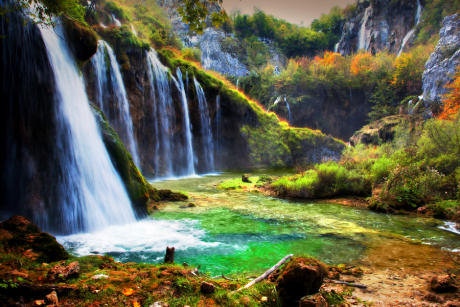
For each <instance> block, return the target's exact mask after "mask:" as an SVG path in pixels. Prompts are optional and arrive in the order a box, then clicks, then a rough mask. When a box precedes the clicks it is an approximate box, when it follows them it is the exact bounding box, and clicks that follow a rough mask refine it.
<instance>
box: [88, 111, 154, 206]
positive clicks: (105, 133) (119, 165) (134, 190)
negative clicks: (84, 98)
mask: <svg viewBox="0 0 460 307" xmlns="http://www.w3.org/2000/svg"><path fill="white" fill-rule="evenodd" d="M92 107H93V110H94V114H95V115H96V120H97V123H98V125H99V127H100V129H101V132H102V138H103V141H104V144H105V146H106V148H107V150H108V152H109V155H110V158H111V159H112V163H113V165H114V166H115V169H116V170H117V171H118V174H120V177H121V179H122V180H123V183H124V184H125V187H126V190H127V192H128V195H129V198H130V199H131V202H132V203H133V205H134V208H135V209H136V212H137V213H138V214H139V215H144V214H146V212H147V211H146V210H147V207H146V205H147V201H148V200H149V198H150V195H151V194H152V195H153V194H154V193H155V192H154V191H155V190H154V189H153V188H152V187H151V186H150V184H149V183H148V182H147V181H146V180H145V178H144V176H142V174H141V172H140V171H139V169H138V168H137V166H136V165H135V164H134V161H133V158H132V156H131V154H130V153H129V152H128V150H127V149H126V147H125V145H124V144H123V142H122V141H121V140H120V137H119V136H118V134H117V133H116V132H115V130H114V129H113V128H112V126H110V124H109V123H108V121H107V120H106V118H105V116H104V114H103V113H102V112H101V111H100V110H99V109H98V108H97V107H95V106H94V105H93V106H92Z"/></svg>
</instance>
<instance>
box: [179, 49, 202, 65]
mask: <svg viewBox="0 0 460 307" xmlns="http://www.w3.org/2000/svg"><path fill="white" fill-rule="evenodd" d="M182 55H183V56H184V59H186V60H190V61H194V62H201V50H200V49H198V48H184V49H182Z"/></svg>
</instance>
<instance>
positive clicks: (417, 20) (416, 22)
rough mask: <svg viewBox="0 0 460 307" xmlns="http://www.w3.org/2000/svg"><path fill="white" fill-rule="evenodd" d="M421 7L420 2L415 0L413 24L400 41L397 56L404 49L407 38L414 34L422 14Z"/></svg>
mask: <svg viewBox="0 0 460 307" xmlns="http://www.w3.org/2000/svg"><path fill="white" fill-rule="evenodd" d="M422 9H423V7H422V4H421V3H420V0H417V10H416V12H415V26H414V27H413V28H412V29H411V30H410V31H409V32H407V34H406V35H405V36H404V38H403V40H402V43H401V47H400V48H399V51H398V57H399V56H400V55H401V53H402V52H403V51H404V48H405V47H406V45H407V43H408V42H409V40H410V39H411V38H412V35H414V33H415V29H416V27H417V26H418V24H419V23H420V18H421V16H422Z"/></svg>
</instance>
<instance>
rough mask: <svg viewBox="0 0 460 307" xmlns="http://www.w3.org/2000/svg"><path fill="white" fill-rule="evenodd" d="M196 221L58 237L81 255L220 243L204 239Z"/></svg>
mask: <svg viewBox="0 0 460 307" xmlns="http://www.w3.org/2000/svg"><path fill="white" fill-rule="evenodd" d="M197 226H199V225H197V223H196V222H193V221H189V220H185V221H173V220H171V221H170V220H167V221H165V220H151V219H145V220H141V221H138V222H135V223H130V224H125V225H114V226H110V227H107V228H104V229H102V230H99V231H95V232H91V233H79V234H73V235H69V236H58V237H57V240H58V241H59V243H61V244H63V245H64V247H65V248H67V249H69V250H71V252H72V253H74V254H76V255H78V256H84V255H90V254H105V253H111V252H115V253H127V252H156V253H163V252H164V251H165V249H166V247H167V246H174V247H175V249H176V251H177V250H185V249H188V248H206V247H214V246H217V245H219V244H220V243H217V242H204V241H202V238H203V237H204V236H205V232H204V231H203V230H201V229H198V227H197Z"/></svg>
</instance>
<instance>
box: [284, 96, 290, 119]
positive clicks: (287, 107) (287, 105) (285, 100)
mask: <svg viewBox="0 0 460 307" xmlns="http://www.w3.org/2000/svg"><path fill="white" fill-rule="evenodd" d="M284 102H285V103H286V109H287V112H288V123H291V122H292V113H291V106H290V105H289V102H288V101H287V99H286V97H284Z"/></svg>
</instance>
